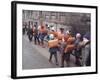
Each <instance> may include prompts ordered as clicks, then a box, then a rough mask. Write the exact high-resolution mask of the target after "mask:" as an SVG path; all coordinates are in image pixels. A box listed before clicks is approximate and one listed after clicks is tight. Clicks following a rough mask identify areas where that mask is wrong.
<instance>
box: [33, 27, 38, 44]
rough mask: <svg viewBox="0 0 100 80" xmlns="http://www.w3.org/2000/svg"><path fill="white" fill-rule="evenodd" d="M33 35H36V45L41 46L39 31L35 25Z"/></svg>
mask: <svg viewBox="0 0 100 80" xmlns="http://www.w3.org/2000/svg"><path fill="white" fill-rule="evenodd" d="M33 35H34V44H40V41H39V31H38V28H37V26H36V25H34V29H33Z"/></svg>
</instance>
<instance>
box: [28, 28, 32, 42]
mask: <svg viewBox="0 0 100 80" xmlns="http://www.w3.org/2000/svg"><path fill="white" fill-rule="evenodd" d="M27 35H28V39H29V41H30V42H31V41H32V38H33V30H32V29H31V28H28V32H27Z"/></svg>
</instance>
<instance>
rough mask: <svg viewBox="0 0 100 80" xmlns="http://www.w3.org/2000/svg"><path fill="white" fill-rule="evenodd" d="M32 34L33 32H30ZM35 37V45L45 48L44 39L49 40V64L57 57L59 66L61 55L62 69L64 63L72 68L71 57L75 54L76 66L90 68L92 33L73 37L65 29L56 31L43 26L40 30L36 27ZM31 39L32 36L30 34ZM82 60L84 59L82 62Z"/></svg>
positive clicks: (34, 28)
mask: <svg viewBox="0 0 100 80" xmlns="http://www.w3.org/2000/svg"><path fill="white" fill-rule="evenodd" d="M30 33H31V32H30ZM31 34H32V35H33V36H34V43H35V44H38V45H41V46H42V47H45V46H44V42H45V40H44V38H45V37H46V38H47V43H48V48H49V52H50V57H49V62H52V56H53V55H54V57H55V63H56V65H58V64H59V63H58V58H57V53H58V52H59V53H61V54H60V57H61V63H60V65H61V67H64V66H65V65H64V61H66V64H67V66H70V55H71V54H72V53H74V56H75V64H76V65H78V66H90V65H91V64H90V63H91V59H90V58H91V57H90V56H91V55H90V51H91V50H90V33H89V32H88V33H86V34H85V35H84V36H81V34H80V33H76V35H75V36H72V34H71V31H69V30H67V31H65V30H64V28H60V29H59V31H56V30H55V29H54V28H51V29H47V28H46V27H45V26H43V25H41V26H40V27H39V28H38V27H36V26H34V27H33V28H32V33H31ZM28 36H29V37H30V34H28ZM80 59H82V60H81V61H80Z"/></svg>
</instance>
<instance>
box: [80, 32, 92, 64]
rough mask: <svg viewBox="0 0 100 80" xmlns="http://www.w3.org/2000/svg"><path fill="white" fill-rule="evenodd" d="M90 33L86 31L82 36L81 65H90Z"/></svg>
mask: <svg viewBox="0 0 100 80" xmlns="http://www.w3.org/2000/svg"><path fill="white" fill-rule="evenodd" d="M90 41H91V40H90V33H89V32H87V33H86V34H85V35H84V36H83V43H84V48H83V51H84V53H82V59H83V66H90V65H91V49H90V48H91V47H90Z"/></svg>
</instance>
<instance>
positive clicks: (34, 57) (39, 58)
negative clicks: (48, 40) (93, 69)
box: [22, 35, 76, 69]
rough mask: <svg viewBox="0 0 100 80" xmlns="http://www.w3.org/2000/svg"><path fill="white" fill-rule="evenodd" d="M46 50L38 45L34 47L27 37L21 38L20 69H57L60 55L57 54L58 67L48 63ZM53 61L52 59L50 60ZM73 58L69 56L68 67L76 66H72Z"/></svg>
mask: <svg viewBox="0 0 100 80" xmlns="http://www.w3.org/2000/svg"><path fill="white" fill-rule="evenodd" d="M48 59H49V52H48V48H42V47H41V46H39V45H34V43H33V42H29V40H28V38H27V36H26V35H25V36H23V37H22V68H23V69H41V68H59V67H60V66H61V65H60V61H61V60H60V59H61V58H60V54H59V53H58V61H59V65H55V63H54V62H53V63H50V62H49V61H48ZM52 60H53V61H54V57H53V59H52ZM74 61H75V57H74V56H72V55H71V61H70V66H71V67H74V66H76V65H75V64H74Z"/></svg>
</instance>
